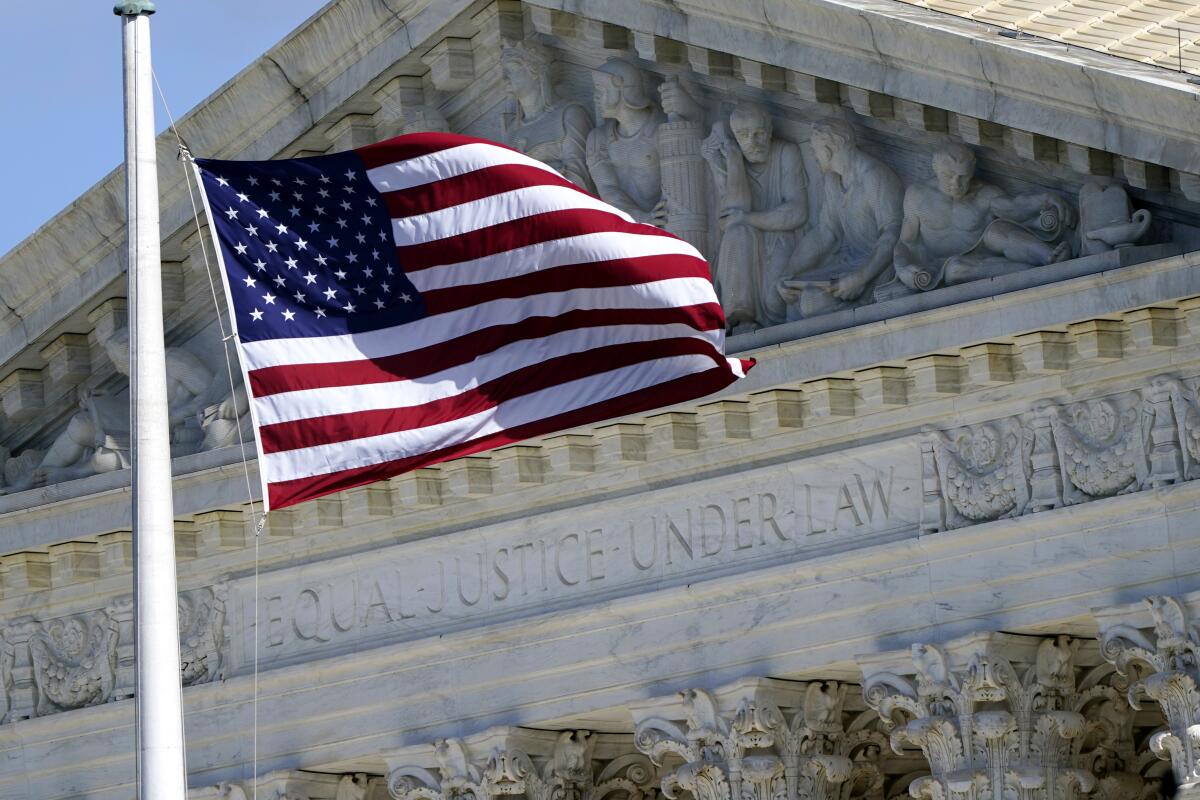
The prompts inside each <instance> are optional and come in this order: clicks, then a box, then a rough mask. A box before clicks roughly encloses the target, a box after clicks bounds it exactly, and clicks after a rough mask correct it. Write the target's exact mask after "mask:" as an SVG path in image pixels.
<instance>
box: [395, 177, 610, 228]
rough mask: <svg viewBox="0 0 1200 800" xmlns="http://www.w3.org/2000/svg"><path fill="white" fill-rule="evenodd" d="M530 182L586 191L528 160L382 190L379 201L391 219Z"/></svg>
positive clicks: (525, 186) (455, 204)
mask: <svg viewBox="0 0 1200 800" xmlns="http://www.w3.org/2000/svg"><path fill="white" fill-rule="evenodd" d="M532 186H562V187H563V188H566V189H573V190H575V191H577V192H579V193H580V194H582V195H587V192H585V191H583V190H582V189H580V188H579V187H578V186H576V185H575V184H573V183H571V182H570V181H569V180H567V179H566V178H562V177H559V176H558V175H555V174H554V173H553V172H549V171H547V170H544V169H540V168H538V167H532V166H529V165H528V164H498V165H497V166H494V167H484V168H483V169H477V170H475V171H474V172H467V173H465V174H463V175H455V176H454V177H451V178H445V179H443V180H440V181H434V182H433V183H423V184H421V185H420V186H414V187H412V188H410V189H401V190H399V191H395V192H384V193H383V201H384V203H385V204H386V205H387V209H388V211H389V212H390V213H391V215H392V218H393V219H394V218H398V217H411V216H413V215H414V214H428V213H429V212H431V211H440V210H441V209H443V208H450V207H451V206H457V205H461V204H463V203H469V202H471V201H472V200H480V199H482V198H484V197H491V196H493V195H497V194H502V193H504V192H511V191H514V190H516V189H527V188H529V187H532ZM588 196H589V197H590V196H591V195H588Z"/></svg>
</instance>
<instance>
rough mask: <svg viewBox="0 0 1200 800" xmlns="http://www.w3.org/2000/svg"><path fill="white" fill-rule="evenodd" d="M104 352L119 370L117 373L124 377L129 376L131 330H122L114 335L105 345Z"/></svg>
mask: <svg viewBox="0 0 1200 800" xmlns="http://www.w3.org/2000/svg"><path fill="white" fill-rule="evenodd" d="M104 352H105V353H107V354H108V358H109V360H110V361H112V363H113V366H114V367H116V368H117V372H119V373H121V374H122V375H128V374H129V328H121V329H120V330H119V331H116V332H115V333H113V335H112V336H110V337H109V338H108V341H106V342H105V343H104Z"/></svg>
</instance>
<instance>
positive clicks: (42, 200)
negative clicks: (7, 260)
mask: <svg viewBox="0 0 1200 800" xmlns="http://www.w3.org/2000/svg"><path fill="white" fill-rule="evenodd" d="M327 1H328V0H158V2H157V5H158V13H157V14H155V15H154V16H153V17H152V18H151V29H152V50H153V59H154V66H155V70H156V71H157V73H158V79H159V81H160V82H161V83H162V87H163V92H164V93H166V96H167V102H168V103H170V105H171V111H172V112H173V113H174V114H175V116H176V117H182V116H183V115H184V114H185V113H186V112H187V111H188V110H190V109H191V108H192V107H193V106H194V105H196V104H197V103H199V102H200V101H201V100H203V99H204V98H205V97H207V96H208V95H209V94H211V93H212V92H213V90H215V89H216V88H217V87H219V86H220V85H221V84H223V83H224V82H225V81H227V80H229V79H230V78H232V77H233V76H234V75H236V74H237V73H238V72H239V71H241V69H242V68H243V67H245V66H246V65H247V64H249V63H250V62H252V61H254V59H255V58H257V57H258V56H260V55H262V54H263V53H264V52H266V50H267V49H268V48H270V47H271V46H272V45H274V44H275V43H276V42H278V41H279V40H280V39H282V38H283V37H284V36H286V35H287V34H288V33H289V32H290V31H292V30H293V29H294V28H296V27H297V26H298V25H299V24H300V23H302V22H303V21H304V20H306V19H308V18H309V17H310V16H311V15H312V14H313V13H314V12H316V11H317V10H318V9H319V8H321V7H322V6H324V5H325V4H326V2H327ZM17 5H20V6H22V9H21V10H20V11H19V12H18V11H17V10H16V9H6V12H7V13H6V14H5V15H4V21H3V22H0V74H2V75H4V76H5V78H4V80H3V81H0V120H2V121H3V124H2V125H0V193H2V194H0V212H2V213H0V254H3V253H7V252H8V251H9V250H11V249H12V248H13V247H14V246H15V245H16V244H17V243H19V242H20V241H21V240H22V239H24V238H25V237H26V236H28V235H29V234H31V233H33V232H34V231H35V230H36V229H37V228H38V227H39V226H40V225H42V224H43V223H45V222H46V221H48V220H49V219H50V218H51V217H52V216H54V215H55V214H57V213H58V212H59V211H61V210H62V209H63V208H65V207H66V206H67V205H68V204H69V203H70V202H71V201H72V200H74V199H75V198H76V197H78V196H79V195H80V194H82V193H83V192H84V191H85V190H86V189H87V188H88V187H89V186H91V185H93V184H94V183H96V181H98V180H100V179H101V178H102V177H104V176H105V175H106V174H108V172H109V171H110V170H111V169H112V168H113V167H115V166H117V165H118V164H119V163H120V162H121V160H122V159H123V158H124V131H123V129H122V124H123V123H122V110H121V28H120V20H118V18H117V17H115V16H113V13H112V6H113V2H112V0H58V2H45V1H44V0H43V1H42V2H36V3H32V4H31V3H22V4H17ZM156 122H157V125H158V129H159V130H162V129H164V128H166V126H167V118H166V115H165V114H164V113H163V110H162V107H161V105H160V106H159V107H158V110H157V117H156Z"/></svg>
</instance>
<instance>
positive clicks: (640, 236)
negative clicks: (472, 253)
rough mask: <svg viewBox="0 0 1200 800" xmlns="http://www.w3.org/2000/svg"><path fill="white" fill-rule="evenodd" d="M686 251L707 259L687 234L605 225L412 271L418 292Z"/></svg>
mask: <svg viewBox="0 0 1200 800" xmlns="http://www.w3.org/2000/svg"><path fill="white" fill-rule="evenodd" d="M662 255H681V256H692V257H693V258H699V259H703V258H704V256H702V255H700V252H699V251H698V250H696V248H694V247H692V246H691V245H690V244H688V243H687V242H685V241H683V240H682V239H676V238H674V237H671V236H657V235H655V234H644V233H625V232H623V231H601V232H599V233H584V234H580V235H579V236H566V237H563V238H562V239H554V240H552V241H549V242H538V243H537V244H531V245H528V246H526V247H518V248H515V249H513V250H508V251H505V252H503V253H495V254H494V255H490V256H484V257H483V258H475V259H471V260H470V261H459V262H458V263H457V264H443V265H440V266H437V267H431V268H429V269H422V270H418V271H416V272H410V273H409V275H408V277H409V280H411V281H412V282H413V285H414V286H416V287H417V291H419V292H428V291H430V290H431V289H445V288H447V287H450V286H467V285H471V284H476V283H486V282H488V281H498V280H503V279H504V278H512V277H516V276H517V275H524V274H526V273H529V272H537V271H539V270H544V269H553V268H554V267H563V266H566V265H568V264H590V263H594V262H597V261H610V260H613V259H618V258H637V257H639V256H662Z"/></svg>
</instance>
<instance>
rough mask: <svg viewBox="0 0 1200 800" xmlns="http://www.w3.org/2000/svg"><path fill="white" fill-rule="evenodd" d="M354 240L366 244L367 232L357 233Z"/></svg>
mask: <svg viewBox="0 0 1200 800" xmlns="http://www.w3.org/2000/svg"><path fill="white" fill-rule="evenodd" d="M354 240H355V241H356V242H358V243H359V244H366V243H367V237H366V235H365V234H363V233H362V232H361V231H360V232H359V233H357V234H355V236H354Z"/></svg>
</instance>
